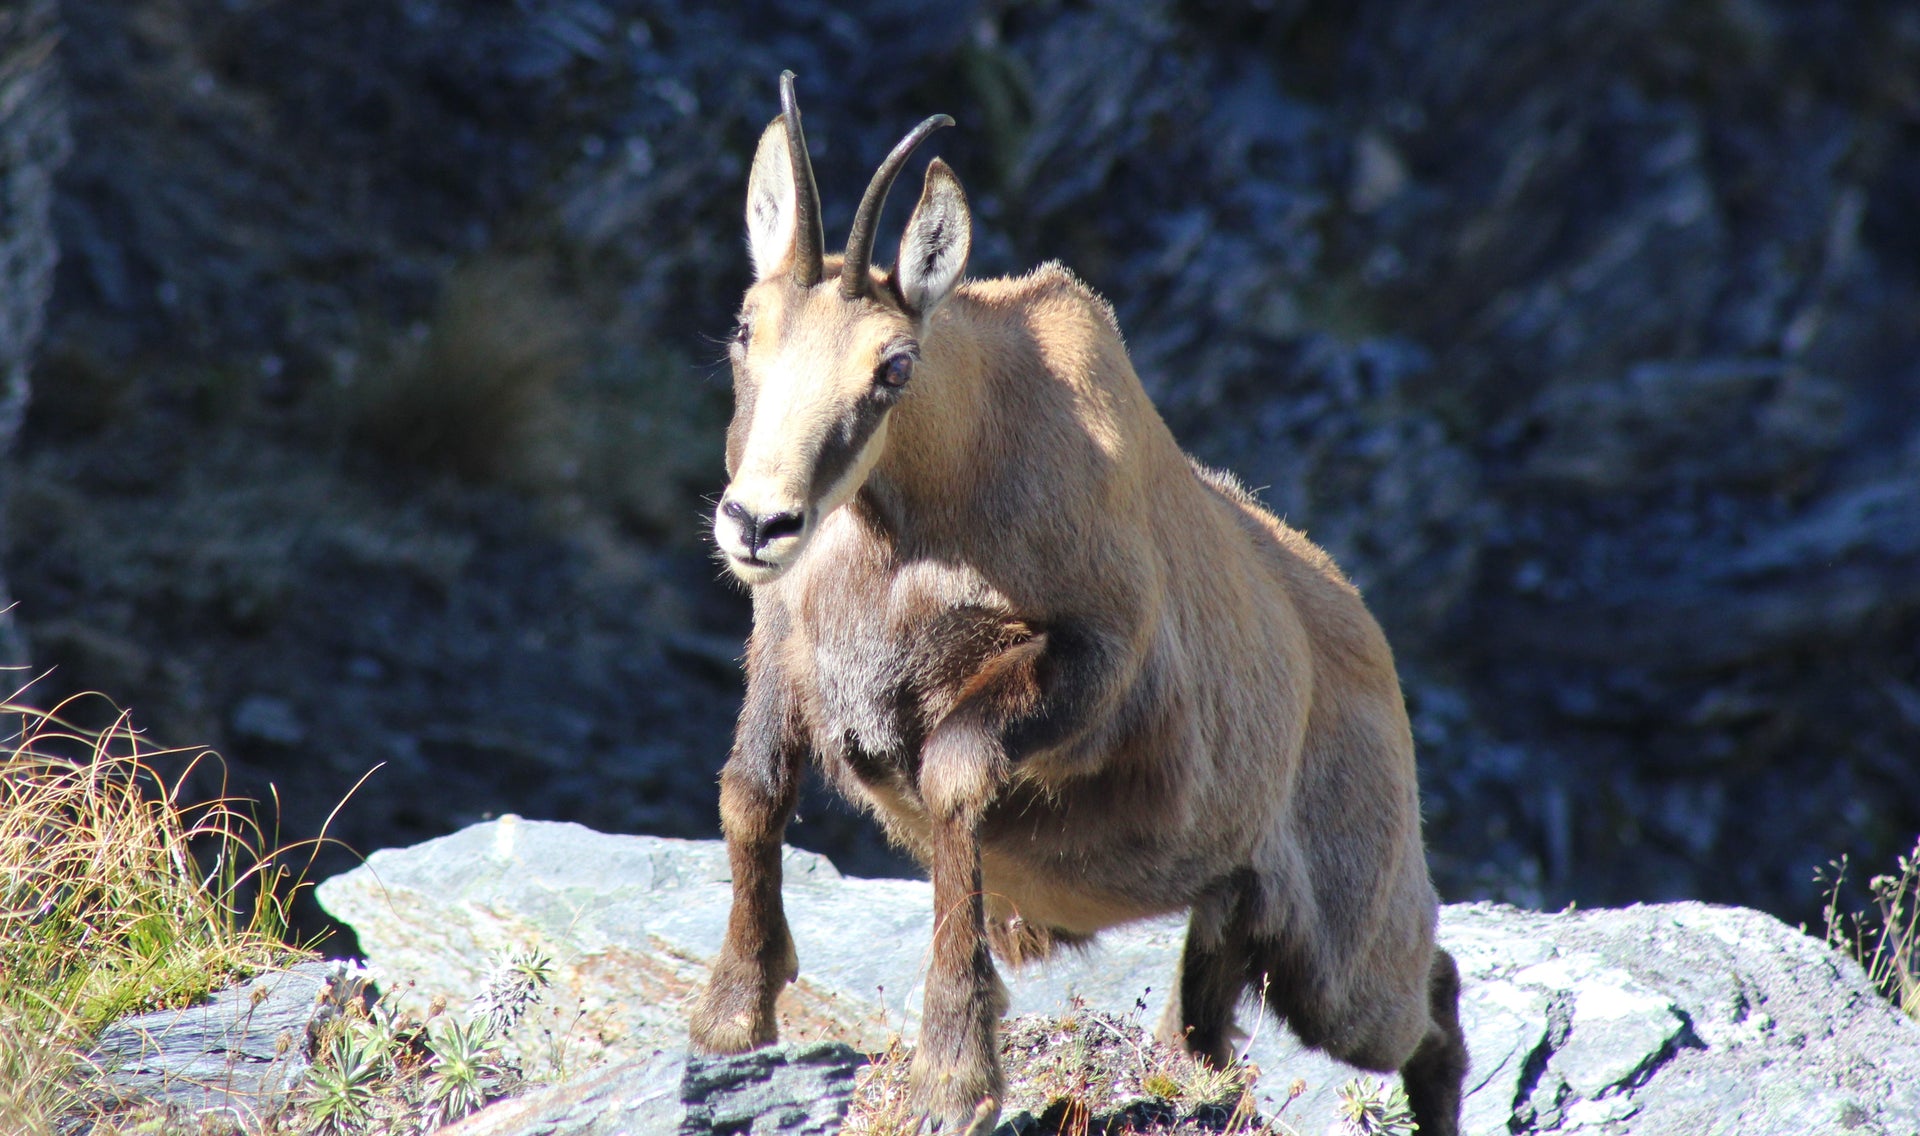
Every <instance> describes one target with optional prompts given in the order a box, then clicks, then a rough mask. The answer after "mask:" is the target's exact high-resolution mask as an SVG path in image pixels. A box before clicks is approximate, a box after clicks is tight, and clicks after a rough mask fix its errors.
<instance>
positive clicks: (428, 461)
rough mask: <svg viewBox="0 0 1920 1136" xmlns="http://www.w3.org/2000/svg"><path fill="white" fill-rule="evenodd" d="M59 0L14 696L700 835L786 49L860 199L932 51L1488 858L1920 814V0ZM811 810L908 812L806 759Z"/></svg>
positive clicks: (598, 821)
mask: <svg viewBox="0 0 1920 1136" xmlns="http://www.w3.org/2000/svg"><path fill="white" fill-rule="evenodd" d="M34 3H35V5H36V6H38V7H41V8H45V7H47V5H46V3H45V0H34ZM61 14H62V17H63V19H64V32H63V35H62V39H61V41H60V44H59V49H58V56H57V58H58V63H59V66H60V67H61V68H62V70H63V74H64V79H63V84H62V86H61V87H60V97H61V98H62V99H64V101H65V105H66V113H67V116H68V119H69V122H70V132H71V138H72V148H71V156H70V158H69V160H67V162H66V163H65V166H64V168H63V170H62V172H61V174H60V177H59V180H58V182H57V183H56V185H55V189H54V197H53V206H52V218H53V227H54V232H55V236H56V237H57V240H58V243H59V246H60V249H61V255H62V259H61V261H60V263H59V267H58V270H57V275H56V276H55V278H54V289H53V296H52V300H51V302H50V304H49V306H48V308H47V313H46V320H47V322H46V332H45V335H44V337H43V339H42V342H41V350H40V354H39V358H38V363H37V366H36V368H35V370H34V372H33V376H32V382H33V387H34V401H33V404H32V408H31V411H30V415H29V418H28V419H27V422H26V424H25V427H24V429H23V431H22V433H21V436H20V441H19V444H18V446H17V447H16V451H15V453H14V455H13V456H12V458H11V459H10V463H11V468H10V469H9V470H8V471H7V482H8V484H9V486H10V501H9V504H8V510H9V511H8V514H7V527H8V529H9V538H10V544H11V548H10V551H9V558H8V560H7V564H6V574H7V578H8V580H9V581H10V583H11V586H12V591H13V593H14V595H15V598H16V599H17V600H18V602H19V607H18V609H17V612H16V615H17V618H18V620H19V623H20V625H21V628H22V629H23V631H24V635H25V639H26V644H27V652H28V657H29V658H30V659H31V660H32V662H33V664H34V665H35V666H36V667H42V668H44V667H52V668H53V670H52V673H51V674H50V675H49V676H47V677H46V678H45V679H43V680H42V681H41V682H40V683H38V684H37V685H36V686H35V687H34V688H33V690H32V692H31V696H32V697H34V698H36V699H39V700H41V701H50V700H52V699H55V698H57V697H59V696H61V695H63V694H65V693H68V692H73V691H79V690H86V689H97V690H101V691H105V692H107V693H108V694H110V695H112V696H113V697H114V698H115V699H116V700H118V701H119V702H121V703H122V704H124V705H126V706H128V707H130V708H131V709H132V712H133V716H134V721H135V722H136V724H138V725H140V726H141V727H143V728H144V729H146V730H147V731H148V732H149V733H150V735H151V736H152V737H153V738H154V739H155V740H156V741H159V742H164V743H169V744H180V745H194V746H211V747H213V748H215V749H217V750H218V751H219V752H220V753H221V754H222V755H223V756H224V758H225V765H226V770H227V774H228V778H229V781H228V785H227V788H228V789H229V790H230V791H236V792H242V793H246V794H249V795H254V796H265V795H267V794H268V793H269V791H270V789H269V787H270V786H271V787H272V790H273V791H276V792H277V796H278V800H279V802H280V807H281V814H282V820H281V836H282V838H283V839H287V840H293V839H299V838H303V837H307V836H311V835H313V834H314V833H315V832H317V831H318V829H319V827H320V824H321V822H322V820H323V819H324V818H325V817H326V816H327V815H328V814H329V812H331V811H332V810H333V809H334V808H335V806H336V805H337V804H338V803H339V802H340V799H341V797H342V796H343V795H344V794H346V793H347V791H348V790H349V788H350V787H351V786H353V785H354V784H355V782H356V781H358V780H359V779H360V778H361V776H362V775H363V774H365V773H366V772H367V770H369V769H370V768H371V767H373V766H375V765H376V764H380V765H381V768H380V770H379V771H378V772H377V773H374V774H373V775H372V776H371V777H370V778H369V779H368V780H367V781H366V783H365V785H364V786H363V787H361V788H360V789H359V790H358V792H357V793H356V794H355V795H354V796H353V797H352V799H351V800H349V801H348V802H347V803H346V804H345V805H344V807H342V808H340V810H339V812H338V815H337V817H336V818H335V819H334V821H333V824H332V828H331V830H330V832H331V835H333V836H334V837H337V838H339V839H341V840H342V841H345V842H346V844H348V845H350V846H351V847H352V848H353V849H355V850H357V851H358V852H361V853H365V852H368V851H371V850H373V849H375V848H378V847H381V846H384V845H390V844H400V843H406V842H412V841H417V840H420V839H422V838H425V837H429V836H433V835H436V834H439V833H442V832H446V831H448V830H450V829H452V828H454V827H457V826H459V825H462V824H465V823H468V822H470V821H473V820H476V819H479V818H481V817H483V816H487V815H492V814H497V813H500V812H506V811H513V812H518V813H521V814H524V815H527V816H534V817H553V818H565V819H574V820H579V821H582V822H584V823H587V824H591V825H594V826H597V827H600V828H604V829H610V830H617V831H642V832H655V833H665V834H672V835H684V836H710V835H714V834H715V832H716V828H717V825H716V821H715V787H714V777H715V774H716V771H717V770H718V768H719V765H720V763H721V761H722V760H723V759H724V756H725V753H726V748H727V744H728V739H729V736H730V733H731V726H732V715H733V712H734V709H735V707H736V705H737V703H738V699H739V693H740V687H739V676H738V671H737V668H736V665H735V662H734V659H735V656H736V655H737V652H738V648H739V642H740V639H741V637H742V636H743V634H744V631H745V627H746V620H747V617H746V611H745V603H744V600H743V599H742V597H741V596H740V595H738V594H737V592H735V591H734V590H732V589H731V588H729V587H728V586H726V585H725V584H723V583H721V582H719V581H718V576H719V572H718V570H717V569H716V567H715V566H714V565H713V564H712V563H711V562H710V560H709V559H708V557H707V553H706V549H705V547H704V543H703V541H704V538H703V534H702V517H703V515H704V514H705V512H706V510H707V507H708V506H707V505H706V504H705V503H703V499H702V498H703V495H707V494H712V493H714V492H716V491H717V490H718V489H719V488H720V487H721V485H722V483H723V480H724V474H723V472H722V470H721V466H720V457H719V455H720V431H721V428H722V426H723V425H724V422H725V419H726V416H727V413H728V410H729V402H730V399H729V392H728V385H727V377H726V373H725V369H724V367H723V366H721V365H719V364H720V360H721V358H722V352H721V350H720V348H719V346H718V345H717V343H718V340H719V339H721V338H723V337H724V336H725V335H726V334H727V332H728V330H729V328H730V324H731V313H732V310H733V306H734V304H735V303H736V302H737V300H738V297H739V294H740V292H741V290H742V288H743V287H744V286H745V284H746V273H747V258H746V255H745V251H744V243H743V227H742V220H741V210H742V200H743V196H744V185H745V172H746V163H747V160H748V158H749V156H750V154H751V148H752V145H753V142H754V140H755V138H756V137H757V135H758V133H759V130H760V129H761V127H762V126H764V125H765V123H766V121H767V120H768V119H769V118H771V117H772V116H773V114H774V113H775V111H776V109H777V104H776V85H775V80H776V76H777V75H778V73H779V71H780V70H781V69H782V68H792V69H793V70H795V71H796V72H798V74H799V76H800V91H801V97H802V103H803V105H804V107H805V108H806V111H807V127H808V136H809V139H810V141H811V143H812V146H813V150H814V158H815V163H816V168H817V170H818V172H819V176H820V180H821V190H822V196H823V198H824V204H825V211H826V222H827V229H828V233H829V240H830V242H831V243H836V244H837V242H838V241H839V239H840V237H841V234H843V233H844V232H845V226H846V223H847V221H848V218H849V216H850V214H851V210H852V206H853V204H854V202H855V200H856V199H857V196H858V193H859V191H860V189H861V187H862V186H863V185H864V184H865V181H866V178H867V176H868V174H869V172H870V171H871V169H872V168H873V166H874V165H875V164H876V162H877V161H878V159H879V158H880V156H881V155H882V154H883V153H884V152H885V151H886V149H887V148H888V147H889V146H890V145H891V143H892V142H893V141H894V140H895V139H896V138H897V137H898V136H899V135H900V134H901V133H902V132H904V131H905V130H906V129H907V128H908V127H909V126H911V125H912V124H913V123H914V122H916V121H918V120H919V119H920V118H921V117H922V116H924V115H926V114H929V113H933V112H935V111H946V112H948V113H951V114H952V115H954V116H955V117H956V118H957V119H958V120H959V123H960V125H959V128H958V129H957V130H950V131H945V132H943V133H942V134H941V135H939V136H937V138H936V140H935V142H934V144H933V145H931V146H930V147H929V148H928V152H929V153H933V152H938V153H941V154H944V155H945V156H946V158H947V160H948V161H949V162H951V163H952V164H953V165H954V167H955V168H956V170H957V171H958V172H959V173H960V176H961V178H962V179H963V181H964V182H965V184H966V186H967V188H968V191H969V193H970V195H971V197H972V200H973V203H974V206H975V210H976V220H975V223H976V232H977V234H978V235H977V237H976V245H975V248H976V251H975V255H974V260H973V266H972V268H973V274H974V275H989V274H996V273H1003V272H1013V271H1022V270H1024V269H1026V268H1027V267H1029V266H1031V265H1033V264H1035V263H1037V262H1039V261H1041V260H1044V259H1049V258H1057V259H1060V260H1062V261H1064V262H1066V263H1067V264H1069V265H1070V266H1072V267H1073V268H1074V269H1075V271H1077V272H1078V273H1079V274H1080V275H1081V276H1083V277H1084V278H1085V279H1086V280H1087V281H1088V282H1089V283H1091V284H1092V285H1093V286H1094V287H1095V288H1097V289H1098V290H1100V291H1101V292H1103V293H1104V294H1106V295H1107V296H1108V297H1110V298H1111V299H1112V300H1113V302H1114V304H1115V305H1116V307H1117V308H1118V310H1119V314H1120V319H1121V322H1122V325H1123V327H1124V328H1125V329H1126V332H1127V335H1128V340H1129V345H1130V347H1131V350H1132V352H1133V357H1134V360H1135V363H1136V365H1137V367H1138V368H1139V370H1140V372H1141V375H1142V377H1143V379H1144V380H1145V381H1146V384H1147V386H1148V389H1149V390H1150V391H1151V392H1152V394H1153V395H1154V397H1155V398H1156V400H1157V401H1158V403H1159V404H1160V406H1161V407H1162V409H1163V411H1164V412H1165V414H1166V416H1167V417H1168V419H1169V421H1170V422H1171V423H1172V424H1173V426H1174V429H1175V431H1176V433H1177V434H1178V435H1179V436H1180V438H1181V440H1182V442H1183V443H1184V444H1185V445H1186V446H1188V447H1189V448H1190V449H1191V450H1193V451H1194V452H1195V453H1196V454H1197V455H1198V456H1200V457H1201V458H1203V459H1204V460H1206V461H1208V462H1211V463H1215V464H1220V465H1225V466H1228V467H1230V468H1232V469H1234V470H1236V471H1238V472H1239V473H1240V474H1241V475H1242V476H1243V477H1244V479H1245V480H1246V481H1247V482H1248V484H1250V485H1253V486H1259V487H1264V488H1263V491H1262V495H1263V497H1264V499H1265V500H1266V501H1267V502H1268V504H1270V505H1271V506H1272V507H1273V508H1274V509H1275V510H1276V511H1277V512H1279V513H1282V514H1283V515H1285V516H1286V517H1287V518H1288V519H1289V520H1290V521H1291V522H1292V523H1293V524H1295V525H1296V526H1299V527H1302V528H1304V529H1305V530H1306V531H1307V532H1308V533H1309V534H1310V535H1311V536H1312V537H1313V538H1314V539H1315V540H1317V541H1318V542H1320V543H1321V544H1323V545H1324V546H1326V547H1327V548H1328V549H1329V550H1330V551H1331V552H1333V553H1334V555H1335V556H1336V557H1337V558H1338V559H1339V560H1340V562H1341V563H1342V564H1343V565H1344V566H1345V567H1346V568H1347V569H1348V570H1349V571H1350V572H1351V573H1352V574H1353V576H1354V577H1355V578H1356V580H1357V581H1358V582H1359V583H1360V584H1361V585H1362V587H1363V588H1364V589H1365V592H1366V594H1367V597H1368V599H1369V602H1370V603H1371V604H1372V606H1373V608H1374V610H1375V612H1376V613H1377V614H1378V615H1379V616H1380V618H1381V620H1382V622H1383V623H1384V624H1385V625H1386V627H1387V630H1388V633H1389V635H1390V637H1391V638H1392V640H1393V642H1394V644H1395V646H1396V650H1397V652H1398V654H1399V658H1400V660H1401V666H1402V673H1403V677H1404V679H1405V682H1406V686H1407V694H1408V698H1409V701H1410V703H1411V706H1412V709H1413V713H1414V720H1415V724H1416V730H1417V734H1418V738H1419V741H1420V744H1421V755H1422V778H1423V784H1424V789H1425V794H1426V808H1427V816H1428V832H1429V840H1430V844H1431V849H1432V859H1433V865H1434V869H1435V873H1436V877H1437V879H1438V881H1439V884H1440V887H1441V890H1442V892H1443V894H1444V895H1445V896H1446V897H1447V898H1449V899H1467V898H1474V897H1495V898H1502V899H1508V900H1513V901H1516V902H1519V903H1523V904H1527V905H1534V906H1546V907H1556V906H1560V905H1563V904H1565V903H1567V902H1570V901H1577V902H1578V903H1580V904H1583V905H1597V904H1618V903H1625V902H1631V901H1636V900H1660V899H1669V898H1675V897H1681V896H1691V897H1699V898H1704V899H1710V900H1719V901H1727V902H1737V903H1744V904H1751V905H1755V906H1759V907H1762V908H1765V909H1767V910H1770V911H1773V912H1776V913H1778V914H1780V915H1782V916H1784V917H1787V918H1789V919H1795V920H1801V919H1809V918H1811V917H1813V916H1814V914H1815V913H1816V911H1817V909H1818V889H1817V888H1816V886H1815V885H1814V883H1813V881H1812V873H1813V870H1814V869H1815V868H1816V867H1817V866H1819V865H1822V864H1824V863H1826V862H1827V861H1828V860H1830V859H1831V858H1833V857H1836V856H1838V855H1840V854H1842V853H1850V854H1852V855H1853V856H1854V858H1855V859H1856V861H1857V862H1860V863H1862V864H1863V865H1865V866H1868V867H1869V869H1870V870H1878V869H1883V868H1885V867H1886V866H1889V865H1890V863H1891V859H1892V856H1893V854H1894V853H1895V852H1896V851H1898V850H1901V849H1903V848H1905V847H1907V846H1909V844H1910V842H1911V840H1912V838H1913V835H1914V833H1915V832H1916V830H1920V762H1916V757H1920V8H1917V7H1916V6H1914V5H1913V4H1912V3H1910V2H1906V0H1885V2H1874V0H1853V2H1831V3H1816V2H1806V0H1698V2H1683V0H1567V2H1563V3H1555V4H1541V3H1539V2H1538V0H1399V2H1386V0H1373V2H1367V0H1359V2H1346V0H1343V2H1330V0H1329V2H1318V0H1272V2H1271V3H1266V4H1252V5H1234V4H1224V3H1208V2H1203V0H1190V2H1186V3H1172V2H1162V3H1153V2H1142V3H1106V4H1101V3H1091V4H1090V3H1030V4H1017V3H986V2H978V3H965V2H949V3H944V4H940V5H922V4H917V3H906V2H878V3H871V4H866V5H846V4H839V3H832V4H826V3H809V2H781V3H748V4H739V5H724V4H722V5H716V4H709V3H702V2H693V0H689V2H686V3H679V2H675V0H512V2H509V0H461V2H454V0H330V2H315V0H63V3H62V13H61ZM916 166H917V163H916ZM917 176H918V175H917V172H910V173H909V175H908V179H909V180H912V179H917ZM900 196H902V197H907V196H910V194H909V193H902V194H901V195H900ZM904 213H905V206H904V205H903V204H901V203H898V202H896V204H895V208H894V210H893V212H892V213H891V214H889V217H890V220H889V221H888V222H887V223H886V224H885V226H884V227H883V231H884V233H885V235H884V236H883V238H882V245H881V252H882V255H883V256H885V255H890V252H891V247H892V244H893V242H894V241H895V240H896V239H897V232H898V228H897V226H898V225H899V224H900V221H901V218H902V217H903V216H904ZM195 784H196V791H200V792H211V791H213V790H214V788H215V787H216V786H215V784H214V782H213V780H212V778H211V777H210V775H205V774H203V775H201V776H200V777H199V779H198V780H197V781H196V783H195ZM792 837H793V839H794V840H795V842H796V843H800V844H803V845H807V846H811V847H815V848H819V849H822V850H825V851H827V852H829V853H831V854H833V855H834V856H835V857H836V858H838V859H839V860H840V861H841V863H842V864H843V865H845V866H846V867H848V868H849V869H850V870H852V871H854V872H864V873H876V872H888V871H901V870H904V868H903V866H902V865H901V864H900V862H899V861H898V860H897V859H895V858H893V857H892V856H891V855H890V854H889V853H887V851H886V850H885V849H884V847H883V846H882V845H881V844H880V842H879V840H878V837H877V836H876V835H875V834H874V832H873V831H872V828H871V826H870V825H868V824H867V823H866V822H864V821H862V820H860V819H858V818H853V817H849V816H847V815H846V814H845V813H844V812H841V811H837V810H836V809H835V808H834V807H833V806H831V805H829V804H828V803H826V802H824V801H810V802H809V803H808V804H807V805H806V806H805V807H804V808H803V820H802V821H801V823H799V824H798V825H797V826H796V827H795V828H794V829H793V831H792ZM351 862H352V857H351V856H350V855H349V854H348V853H347V852H346V851H344V850H341V849H330V850H328V851H327V852H325V853H324V854H323V855H322V856H321V859H320V863H319V866H318V868H317V871H318V873H319V874H326V873H329V872H331V871H334V870H338V869H339V868H341V867H344V866H346V865H347V864H349V863H351Z"/></svg>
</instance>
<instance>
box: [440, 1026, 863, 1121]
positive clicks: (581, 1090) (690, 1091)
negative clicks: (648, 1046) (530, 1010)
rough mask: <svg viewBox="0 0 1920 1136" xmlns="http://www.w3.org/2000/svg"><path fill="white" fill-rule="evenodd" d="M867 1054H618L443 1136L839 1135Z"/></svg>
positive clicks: (824, 1046)
mask: <svg viewBox="0 0 1920 1136" xmlns="http://www.w3.org/2000/svg"><path fill="white" fill-rule="evenodd" d="M865 1063H866V1058H865V1057H864V1056H862V1055H861V1054H860V1053H859V1052H858V1051H856V1050H854V1049H852V1048H850V1047H848V1046H845V1045H841V1044H840V1043H838V1042H830V1041H829V1042H817V1043H814V1044H812V1045H798V1046H795V1045H787V1046H780V1047H777V1048H773V1049H762V1050H758V1051H756V1052H753V1053H743V1054H740V1055H738V1056H734V1057H697V1056H696V1057H689V1056H688V1055H687V1053H686V1052H685V1050H684V1049H679V1050H670V1051H662V1052H660V1053H658V1054H656V1055H654V1056H652V1057H650V1058H645V1059H638V1060H631V1061H624V1062H621V1063H618V1064H615V1065H612V1066H609V1067H608V1068H605V1069H602V1070H600V1071H599V1072H596V1073H594V1074H592V1075H591V1076H588V1077H583V1078H581V1079H580V1080H578V1081H575V1082H572V1083H569V1084H564V1085H559V1086H555V1087H553V1088H549V1089H543V1090H540V1091H537V1092H533V1093H529V1094H527V1095H526V1096H524V1097H521V1098H519V1099H517V1100H511V1101H502V1102H500V1103H498V1104H495V1105H493V1106H492V1107H490V1108H487V1109H485V1110H483V1111H481V1112H479V1113H476V1114H475V1115H473V1116H470V1117H468V1118H467V1119H466V1120H463V1121H461V1122H460V1123H458V1124H455V1125H453V1126H452V1127H449V1128H445V1129H442V1130H441V1131H442V1133H443V1134H444V1136H519V1134H522V1133H535V1132H537V1133H540V1134H541V1136H681V1134H683V1133H689V1132H695V1133H702V1132H714V1133H721V1132H725V1133H735V1134H738V1136H777V1134H787V1133H791V1134H792V1136H837V1134H838V1133H839V1131H840V1127H841V1122H842V1121H843V1120H844V1119H845V1117H846V1113H847V1104H848V1102H849V1101H850V1100H851V1098H852V1095H853V1077H854V1073H855V1072H856V1071H857V1070H858V1069H859V1068H860V1066H861V1065H863V1064H865Z"/></svg>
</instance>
